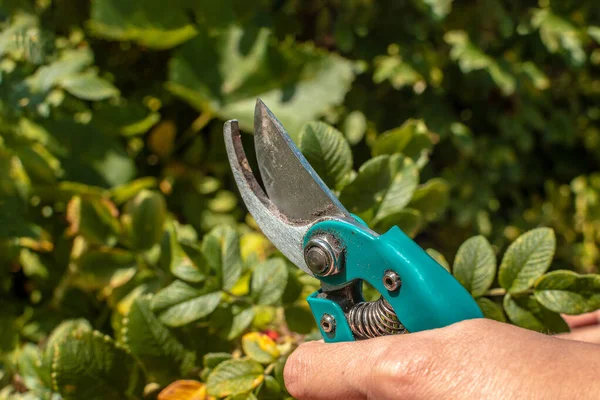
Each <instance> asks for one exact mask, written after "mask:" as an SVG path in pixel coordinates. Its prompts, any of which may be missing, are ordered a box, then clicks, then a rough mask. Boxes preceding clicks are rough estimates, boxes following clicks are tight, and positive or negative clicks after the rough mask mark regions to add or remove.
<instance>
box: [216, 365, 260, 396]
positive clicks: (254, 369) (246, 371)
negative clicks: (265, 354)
mask: <svg viewBox="0 0 600 400" xmlns="http://www.w3.org/2000/svg"><path fill="white" fill-rule="evenodd" d="M263 373H264V370H263V367H262V365H260V364H259V363H257V362H256V361H253V360H248V359H239V360H229V361H225V362H223V363H221V364H219V365H218V366H217V367H216V368H215V369H214V370H213V371H212V372H211V374H210V375H209V376H208V380H207V381H206V388H207V390H208V394H209V395H211V396H216V397H225V396H230V395H235V394H239V393H245V392H249V391H250V390H252V389H254V388H256V387H258V385H260V384H261V383H262V382H263V380H264V375H263Z"/></svg>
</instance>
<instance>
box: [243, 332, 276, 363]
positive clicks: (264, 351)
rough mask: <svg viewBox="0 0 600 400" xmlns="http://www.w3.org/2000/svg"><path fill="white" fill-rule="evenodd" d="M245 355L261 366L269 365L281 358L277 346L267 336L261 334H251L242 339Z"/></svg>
mask: <svg viewBox="0 0 600 400" xmlns="http://www.w3.org/2000/svg"><path fill="white" fill-rule="evenodd" d="M242 348H243V349H244V353H245V354H246V355H247V356H248V357H250V358H251V359H253V360H254V361H258V362H259V363H261V364H269V363H271V362H273V361H275V360H277V358H278V357H279V355H280V353H279V349H278V348H277V345H276V344H275V342H274V341H273V339H271V338H270V337H268V336H267V335H265V334H264V333H259V332H250V333H247V334H245V335H244V336H243V337H242Z"/></svg>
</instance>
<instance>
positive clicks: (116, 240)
mask: <svg viewBox="0 0 600 400" xmlns="http://www.w3.org/2000/svg"><path fill="white" fill-rule="evenodd" d="M0 18H1V21H2V22H1V23H2V31H1V33H0V263H1V264H0V279H1V280H0V299H1V301H2V308H3V314H2V315H4V314H6V315H5V316H3V317H2V318H5V321H9V322H6V323H7V324H9V323H10V324H13V323H14V324H17V325H19V324H20V325H19V327H20V328H19V329H20V335H22V336H23V335H24V337H28V338H29V339H31V340H39V339H40V338H43V337H45V335H46V334H47V332H48V331H49V329H50V328H51V327H54V326H55V325H56V323H57V321H56V320H54V321H46V322H44V321H45V319H44V318H40V319H37V317H32V316H31V315H26V314H27V312H29V313H33V314H35V313H36V312H41V313H43V311H39V310H45V308H43V307H46V305H48V306H52V305H54V306H57V304H60V302H61V301H63V299H64V298H65V297H69V296H74V297H73V299H72V300H69V304H70V306H69V308H68V310H66V311H65V310H62V311H61V312H63V314H61V315H60V316H57V318H58V320H60V319H61V318H67V317H80V316H82V315H84V316H86V318H88V317H87V316H89V315H93V318H96V320H95V321H96V322H97V323H95V324H93V325H94V326H103V325H106V324H109V325H110V324H112V326H113V328H114V326H115V324H117V325H118V322H114V318H113V317H111V314H110V312H111V309H112V308H113V307H115V305H116V304H117V303H118V301H121V300H122V299H123V298H125V295H126V294H127V293H129V292H128V291H129V290H131V289H132V288H136V287H142V286H140V285H142V284H141V283H140V282H145V283H144V285H147V286H145V287H144V289H143V290H140V291H139V292H140V293H141V292H152V291H155V290H156V289H157V288H160V287H163V286H164V285H165V284H166V283H165V282H166V281H168V279H167V280H166V281H165V279H166V278H164V279H163V275H164V274H163V272H159V273H156V272H148V271H153V270H152V267H151V266H152V265H154V263H156V262H157V261H156V260H158V259H159V258H160V260H162V258H164V257H163V255H164V251H161V252H160V253H161V255H159V254H158V250H156V249H155V247H156V246H155V245H156V244H157V243H158V242H159V241H161V240H163V244H164V240H165V239H161V238H163V230H162V226H163V225H162V224H163V222H164V221H163V219H164V218H167V219H170V220H172V223H173V224H174V226H175V228H173V229H176V230H177V235H178V236H179V237H180V238H181V237H183V238H184V239H179V240H180V241H184V242H185V241H186V240H187V242H188V243H192V242H194V243H197V242H198V241H199V240H201V239H202V238H203V237H204V236H205V234H206V233H207V232H211V231H213V228H215V227H217V226H218V227H219V229H222V227H224V226H230V227H234V228H236V229H237V230H238V231H240V230H241V231H242V232H246V233H248V232H251V233H252V232H253V233H254V234H255V236H250V239H247V240H246V242H245V243H246V244H248V243H249V242H251V241H252V240H255V241H259V242H260V240H261V239H260V237H259V236H256V234H257V230H256V227H255V226H254V224H253V222H252V221H251V219H250V218H248V216H247V215H246V212H245V209H244V208H243V204H242V203H241V201H240V200H239V198H238V194H237V191H236V189H235V185H234V184H233V181H232V178H231V175H230V171H229V166H228V163H227V159H226V156H225V154H224V146H223V140H222V128H223V122H224V121H225V120H227V119H234V118H235V119H238V120H239V121H240V125H241V127H242V129H243V130H244V131H246V132H248V133H250V132H251V128H252V116H253V107H254V103H255V101H256V98H257V97H260V98H261V99H262V100H263V101H264V102H265V103H266V104H267V105H268V106H269V108H271V110H272V111H273V112H274V114H275V115H276V116H277V117H278V118H280V119H281V121H282V122H283V124H284V126H285V127H286V129H287V130H288V132H289V133H290V135H291V136H292V137H293V138H294V140H296V141H297V142H300V136H301V134H300V132H301V130H303V129H307V128H306V125H305V124H306V123H308V122H311V121H315V120H321V121H324V122H326V123H327V124H329V125H332V126H334V127H335V128H337V129H338V130H339V131H340V132H341V133H342V134H343V136H344V137H345V142H347V143H348V145H349V148H350V149H351V154H346V155H345V156H344V157H345V158H344V160H345V161H344V162H348V163H349V165H347V166H344V167H343V168H342V169H343V170H344V172H345V173H344V174H343V175H342V174H340V175H339V176H335V177H333V178H331V180H330V182H331V184H332V186H333V188H334V189H336V190H337V193H338V194H340V196H341V197H342V199H344V198H345V199H346V200H345V201H344V202H345V204H347V205H348V207H349V208H353V207H354V208H356V209H359V210H360V209H361V204H359V203H360V202H359V201H358V200H356V199H357V198H358V197H360V196H359V194H357V193H360V192H361V186H360V182H358V183H357V181H355V177H356V173H355V172H354V171H355V170H359V167H360V166H361V165H363V164H364V163H365V162H368V161H369V160H371V159H372V158H374V157H377V156H380V155H382V154H391V153H402V154H403V155H404V156H405V157H407V158H409V159H411V160H413V161H414V163H415V165H418V167H419V176H420V178H419V179H420V182H421V186H420V187H419V189H416V190H417V192H414V190H415V188H413V189H412V190H413V192H414V193H415V197H412V200H410V199H411V196H412V194H413V192H411V194H410V195H409V197H408V198H407V200H406V203H404V204H403V205H402V206H400V208H402V210H399V211H398V212H395V213H394V214H393V215H392V214H390V215H386V216H384V217H385V218H384V217H382V218H379V219H377V217H376V216H375V217H374V216H373V215H370V217H372V218H371V219H370V220H371V221H372V222H373V223H375V224H376V225H377V226H376V229H377V230H380V231H383V230H385V229H386V228H387V227H389V226H390V224H391V225H393V224H397V225H400V226H401V227H403V229H405V230H406V231H407V232H408V233H410V234H411V235H412V236H414V237H415V238H416V240H417V242H418V243H419V244H421V245H422V246H423V247H426V248H434V249H437V250H438V251H439V252H440V253H441V254H443V255H444V256H446V258H448V259H452V257H453V255H454V254H455V253H456V251H457V249H458V247H459V246H460V244H461V243H462V242H463V241H464V240H466V239H467V238H469V237H471V236H473V235H477V234H481V235H484V236H485V237H487V238H488V240H489V241H490V243H491V244H492V245H493V246H494V247H495V249H496V250H498V251H499V250H504V249H505V248H506V246H507V245H508V244H509V243H510V242H512V241H513V240H515V239H516V238H517V237H518V236H519V235H520V234H522V233H523V232H525V231H528V230H530V229H532V228H535V227H539V226H548V227H551V228H553V229H554V231H555V233H556V240H557V248H556V256H555V261H554V263H553V266H552V268H553V269H559V268H560V269H570V270H575V271H577V272H581V273H589V272H598V269H597V265H598V261H599V259H600V249H599V247H598V246H599V243H600V173H599V165H600V164H599V162H600V7H598V3H597V1H596V0H577V1H574V0H556V1H550V0H540V1H537V2H536V1H513V0H505V1H495V0H478V1H452V0H404V1H396V0H382V1H374V0H347V1H343V0H256V1H242V0H220V1H214V0H170V1H164V0H92V1H83V0H37V1H32V0H0ZM314 126H318V125H313V127H314ZM321 127H322V128H323V127H324V125H323V126H321ZM323 129H327V128H323ZM247 137H250V136H249V135H247ZM307 143H308V142H307ZM309 144H310V143H309ZM309 144H306V143H305V144H304V146H303V151H305V153H309V154H310V152H311V151H312V150H311V148H309ZM344 146H346V145H345V144H344ZM344 146H342V147H343V149H341V150H339V151H340V152H343V151H342V150H344V149H345V147H344ZM313 150H314V149H313ZM344 151H345V150H344ZM317 153H318V152H317ZM307 157H308V155H307ZM315 157H316V158H315V160H316V161H315V162H318V160H319V159H320V158H319V155H318V154H317V155H316V156H315ZM320 167H321V168H322V171H324V173H327V172H326V171H328V170H327V168H328V165H323V166H320ZM328 179H329V177H328ZM326 180H327V179H326ZM368 183H369V182H365V184H368ZM348 185H350V186H348ZM415 185H416V183H415ZM348 187H351V189H348ZM415 187H416V186H415ZM408 200H410V203H409V202H408ZM363 208H364V207H363ZM166 210H168V215H169V216H168V217H165V213H166ZM369 212H373V210H370V211H369V210H368V211H367V214H368V213H369ZM367 217H369V215H367ZM156 226H160V229H159V228H156ZM171 232H172V231H171ZM219 235H220V236H219ZM217 236H218V237H219V240H220V241H221V243H223V241H224V240H225V241H226V239H224V238H226V237H227V234H223V233H221V234H218V235H217ZM188 239H189V240H188ZM242 242H243V243H242V255H244V253H243V252H244V241H243V240H242ZM252 243H254V242H252ZM261 243H262V242H261ZM78 246H79V247H78ZM90 246H91V247H90ZM94 246H96V247H94ZM190 246H191V245H190ZM252 246H254V244H253V245H252ZM261 246H263V244H261ZM184 247H185V246H184ZM192 247H193V246H192ZM192 247H189V248H185V249H184V250H185V251H186V254H187V255H188V256H189V254H190V252H191V253H193V252H194V249H193V248H192ZM259 247H260V246H259ZM263 247H264V246H263ZM90 248H96V249H97V248H100V249H101V251H100V253H98V254H95V255H94V256H93V257H92V256H90V257H88V258H87V259H86V260H87V262H88V263H87V264H85V263H83V261H81V260H80V259H79V258H78V257H81V254H87V253H86V251H88V250H89V249H90ZM153 248H154V250H155V251H154V253H153V250H152V249H153ZM261 248H262V247H261ZM107 249H110V251H109V250H107ZM127 249H129V250H127ZM131 249H135V251H130V250H131ZM141 251H143V252H144V253H143V255H142V253H141ZM252 251H258V250H256V248H254V247H252ZM261 251H262V250H261ZM134 253H135V254H134ZM225 256H226V254H223V257H225ZM94 257H96V258H94ZM103 257H104V258H103ZM153 257H154V258H153ZM260 257H262V256H260ZM260 257H259V258H260ZM190 258H191V259H194V257H193V256H190ZM78 260H79V261H81V262H79V263H78ZM90 260H91V261H90ZM160 260H159V261H160ZM194 260H195V259H194ZM131 263H134V264H136V263H137V264H136V265H137V266H138V267H137V269H136V270H135V271H133V270H128V269H127V268H125V266H130V265H131ZM84 264H85V265H84ZM97 264H101V265H103V266H106V265H110V268H108V270H104V269H103V270H102V272H98V270H97V269H93V268H96V267H95V266H96V265H97ZM82 265H84V266H82ZM144 266H145V267H144ZM121 267H123V268H121ZM78 268H79V269H84V270H85V268H91V270H90V271H92V270H93V271H92V272H89V271H88V272H89V275H86V274H85V273H83V274H81V273H79V274H78V275H77V274H75V275H74V274H71V273H70V272H69V271H72V270H77V269H78ZM168 268H169V267H167V269H168ZM139 271H142V273H141V277H140V272H139ZM144 271H146V272H144ZM79 272H81V271H79ZM186 273H189V274H191V275H193V272H190V271H188V270H186V271H183V272H182V271H179V270H177V272H174V274H175V276H177V277H179V278H181V276H187V278H188V282H189V281H190V280H191V281H194V279H195V278H194V277H193V276H192V277H191V278H190V275H189V274H188V275H186ZM128 274H129V275H128ZM133 274H136V275H135V279H138V280H137V281H136V283H133V284H132V283H131V282H129V280H130V279H134V278H132V277H133V276H134V275H133ZM144 274H146V275H144ZM152 274H154V275H152ZM161 274H163V275H161ZM178 274H180V275H178ZM149 275H152V279H154V278H156V276H158V277H159V278H161V279H163V280H162V281H159V282H158V283H156V282H154V281H152V280H150V282H151V283H148V282H149V281H147V280H145V279H146V278H147V276H149ZM74 276H75V277H74ZM144 276H146V278H145V277H144ZM237 277H239V275H238V276H237ZM157 279H158V278H157ZM181 279H184V280H185V278H181ZM234 280H235V279H234ZM124 282H129V283H128V284H129V285H130V286H128V288H127V289H123V288H124V287H125V286H127V285H124V286H121V285H123V284H124ZM152 282H154V283H152ZM234 283H235V282H234ZM152 285H155V286H152ZM72 287H76V288H78V289H79V291H73V290H71V289H72ZM119 290H121V292H119V293H116V292H118V291H119ZM90 293H93V295H90ZM99 293H100V294H99ZM115 293H116V294H115ZM111 296H116V299H113V297H111ZM78 299H80V300H78ZM103 302H108V305H109V307H110V308H104V303H103ZM119 304H120V303H119ZM31 305H36V306H35V307H34V308H30V306H31ZM42 306H43V307H42ZM36 307H38V308H36ZM77 307H81V309H77ZM86 307H87V308H86ZM27 310H29V311H27ZM35 310H38V311H35ZM90 310H91V311H90ZM103 310H106V311H103ZM23 313H25V314H23ZM24 315H25V316H24ZM17 316H18V318H17ZM19 318H20V319H19ZM111 318H112V320H111ZM309 320H310V318H309ZM31 321H35V324H34V325H35V326H31V324H29V323H30V322H31ZM107 321H108V322H107ZM111 321H112V322H111ZM3 324H4V323H3ZM27 324H29V325H27ZM44 324H47V325H46V326H45V327H44ZM6 326H8V325H6ZM23 327H28V328H27V329H29V331H26V332H25V333H23V329H24V328H23ZM6 332H8V330H4V331H3V335H4V336H5V337H4V339H3V341H4V343H9V344H8V345H6V344H5V345H4V347H5V348H6V347H7V348H10V346H11V345H12V343H13V342H12V341H14V340H17V339H15V336H14V335H12V334H10V333H6ZM28 335H29V336H28ZM0 336H2V335H0ZM234 336H235V335H234ZM164 381H165V382H168V381H169V379H166V378H165V380H164Z"/></svg>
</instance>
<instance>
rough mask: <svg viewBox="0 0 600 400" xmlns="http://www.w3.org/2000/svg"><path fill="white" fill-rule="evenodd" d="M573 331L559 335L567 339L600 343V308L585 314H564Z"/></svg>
mask: <svg viewBox="0 0 600 400" xmlns="http://www.w3.org/2000/svg"><path fill="white" fill-rule="evenodd" d="M563 318H564V319H565V321H567V324H569V327H570V328H571V332H569V333H564V334H561V335H559V336H561V337H563V338H565V339H571V340H579V341H582V342H589V343H600V310H597V311H594V312H591V313H587V314H583V315H563Z"/></svg>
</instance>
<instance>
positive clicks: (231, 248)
mask: <svg viewBox="0 0 600 400" xmlns="http://www.w3.org/2000/svg"><path fill="white" fill-rule="evenodd" d="M202 253H203V254H204V257H205V258H206V261H207V262H208V264H209V266H210V267H211V268H212V269H214V270H215V271H216V273H217V276H219V277H220V278H221V285H222V288H223V289H225V290H229V289H231V288H232V287H233V286H235V284H236V283H237V281H238V279H239V278H240V276H241V274H242V257H241V254H240V239H239V235H238V233H237V232H236V231H235V230H234V229H233V228H231V227H228V226H219V227H216V228H214V229H213V230H211V231H210V232H209V233H208V234H207V235H205V236H204V240H203V241H202Z"/></svg>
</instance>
